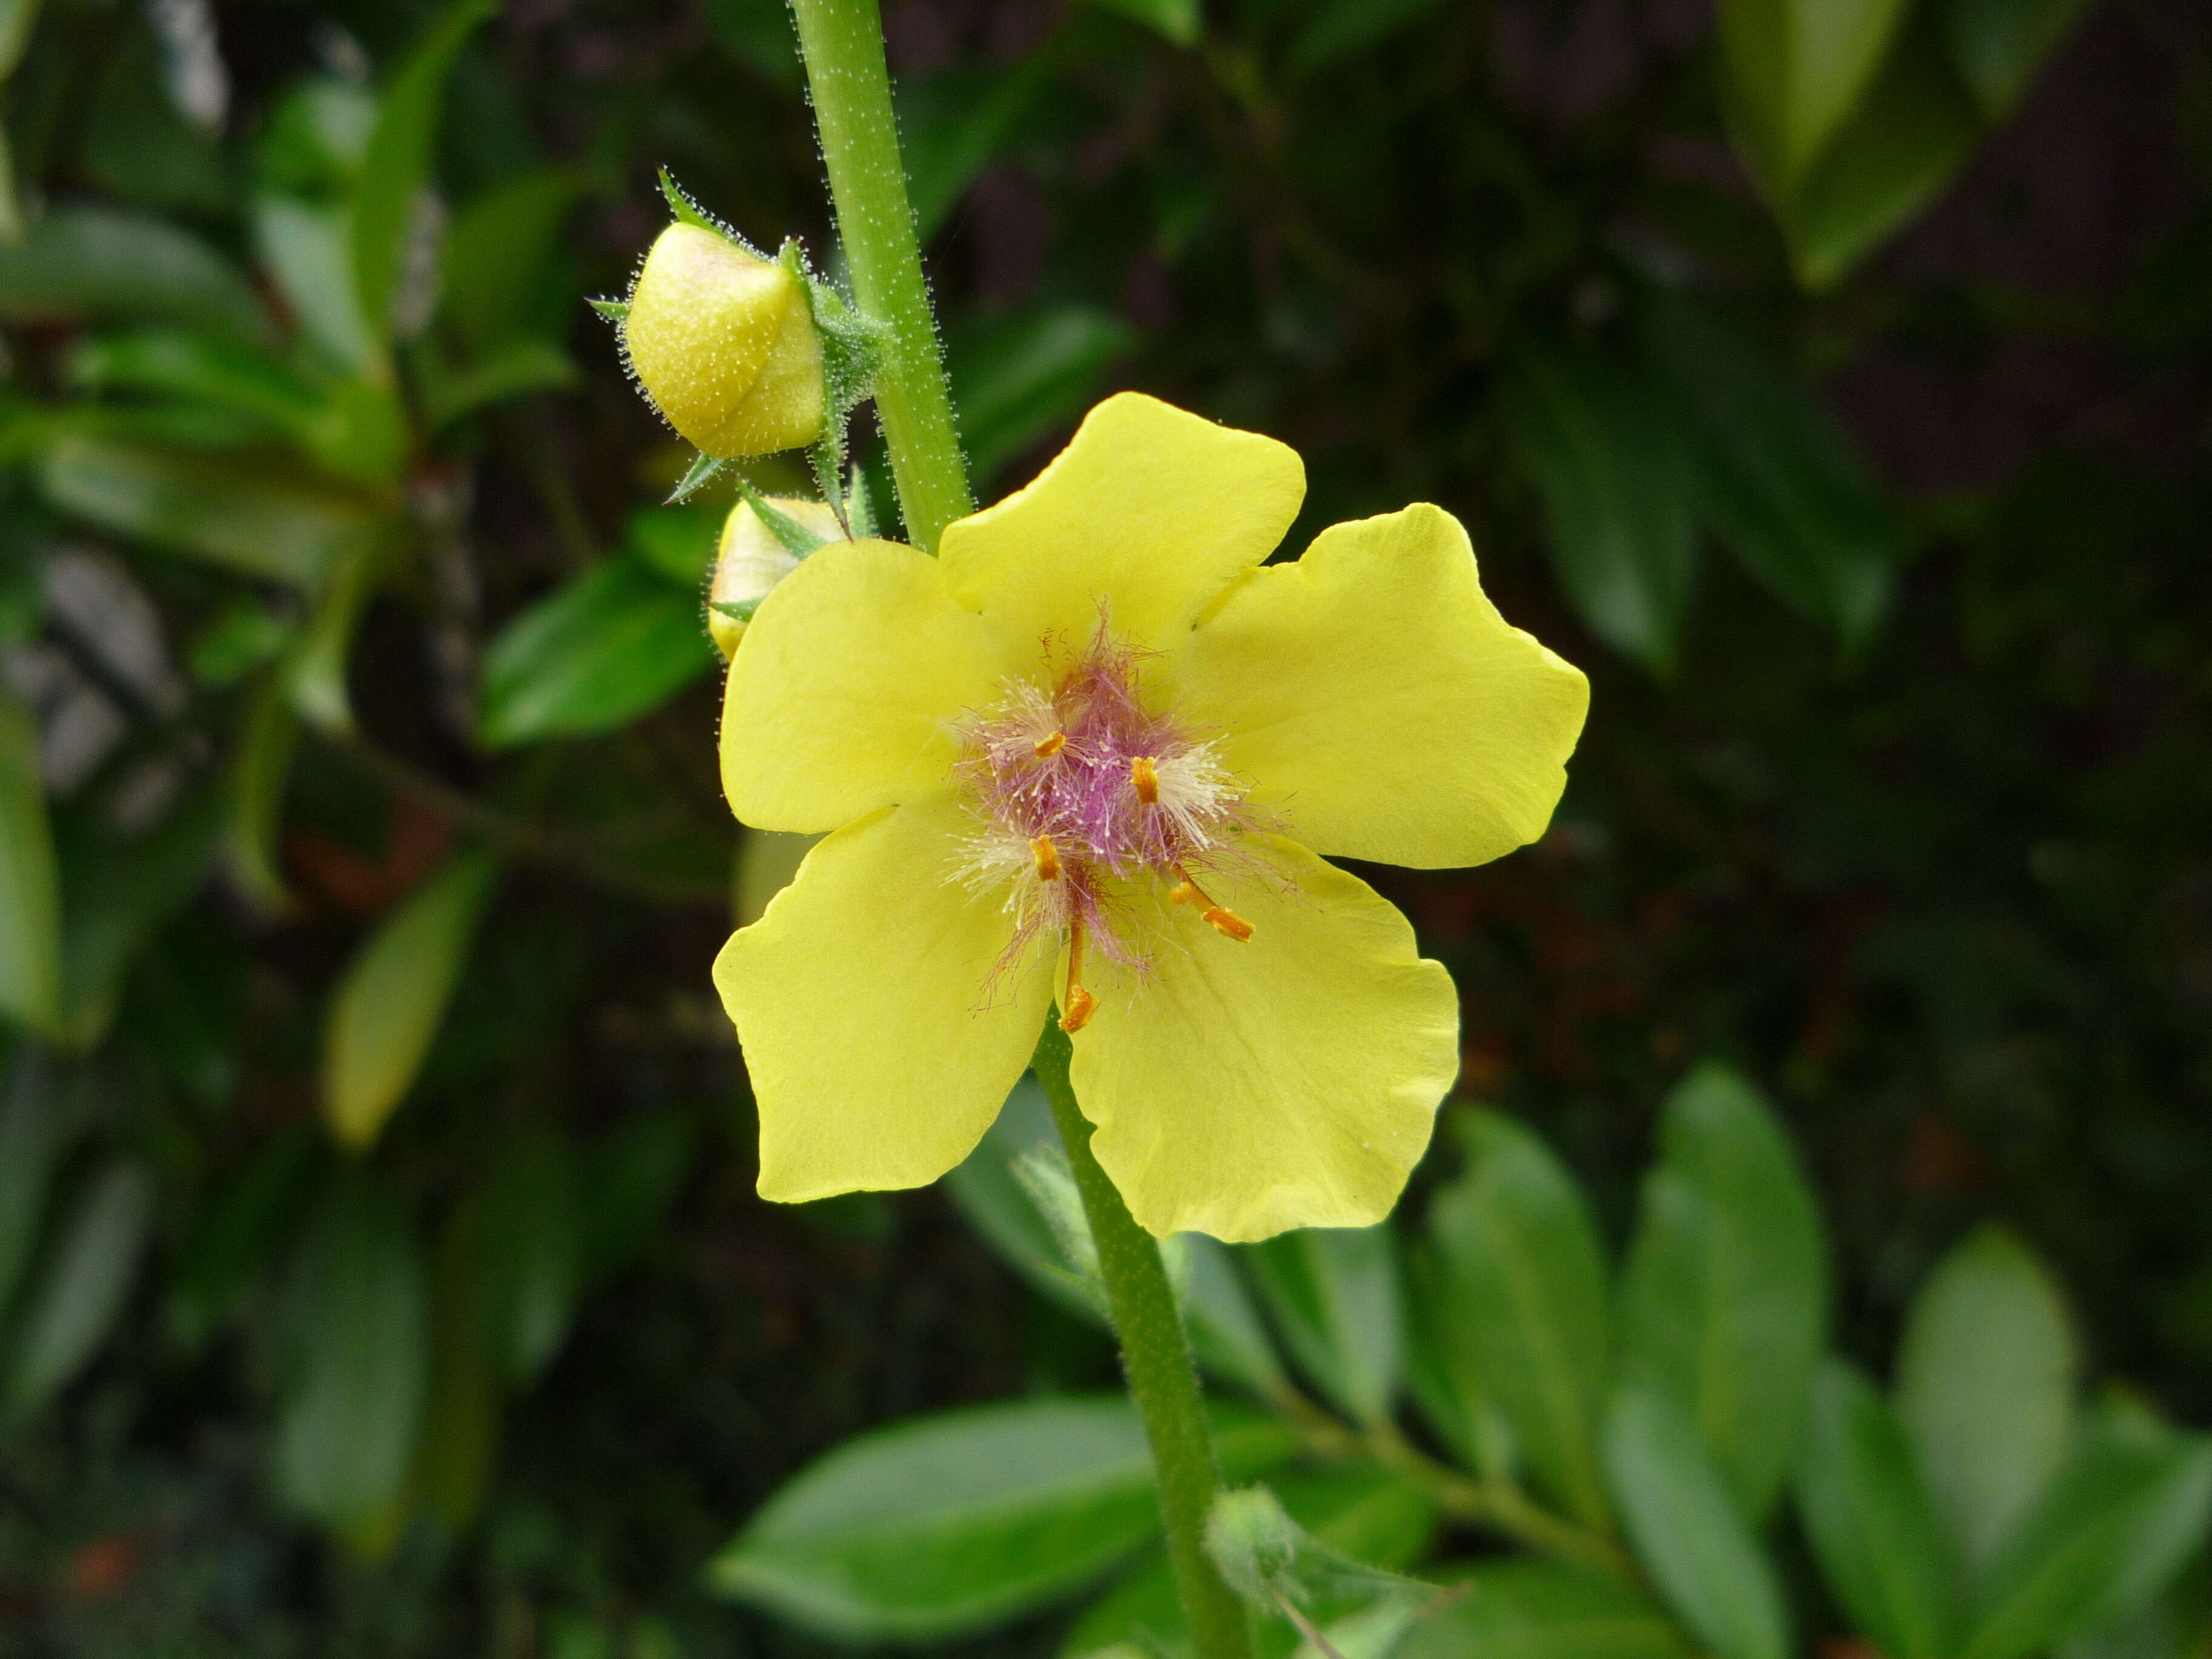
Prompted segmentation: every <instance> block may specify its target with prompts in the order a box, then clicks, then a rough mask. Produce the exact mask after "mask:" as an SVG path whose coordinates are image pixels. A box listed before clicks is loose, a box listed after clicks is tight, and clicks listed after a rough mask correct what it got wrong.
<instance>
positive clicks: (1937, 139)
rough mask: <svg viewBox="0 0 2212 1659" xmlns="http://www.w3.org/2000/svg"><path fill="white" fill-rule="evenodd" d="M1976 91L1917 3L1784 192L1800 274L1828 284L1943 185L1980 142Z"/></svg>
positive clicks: (1786, 227) (1816, 284) (1785, 224)
mask: <svg viewBox="0 0 2212 1659" xmlns="http://www.w3.org/2000/svg"><path fill="white" fill-rule="evenodd" d="M1982 137H1983V130H1982V126H1981V123H1980V120H1979V118H1978V115H1977V113H1976V111H1975V109H1974V105H1973V99H1972V94H1970V93H1969V92H1968V90H1967V88H1966V86H1965V85H1964V83H1963V82H1960V78H1959V75H1958V71H1957V70H1955V69H1954V67H1953V65H1952V64H1951V61H1950V58H1949V57H1948V55H1947V54H1946V52H1944V49H1943V44H1942V40H1941V38H1940V36H1939V34H1938V32H1937V25H1936V21H1935V20H1934V19H1933V17H1932V15H1929V9H1927V8H1923V9H1922V12H1921V13H1920V14H1919V15H1916V16H1915V17H1914V18H1913V20H1912V21H1911V23H1909V24H1908V25H1907V26H1906V27H1905V30H1904V32H1903V33H1902V35H1901V36H1900V37H1899V40H1898V42H1897V45H1896V47H1895V49H1894V50H1893V52H1891V53H1890V55H1889V58H1888V61H1887V63H1885V64H1883V66H1882V70H1881V75H1880V76H1878V77H1877V78H1876V79H1875V83H1874V85H1873V86H1872V87H1871V88H1869V89H1868V92H1867V94H1866V97H1865V99H1864V100H1863V102H1862V103H1861V105H1860V106H1859V108H1858V110H1857V112H1855V113H1854V114H1853V115H1852V117H1851V118H1850V121H1848V122H1847V123H1846V124H1845V125H1844V127H1843V129H1842V131H1839V132H1838V133H1837V134H1836V137H1835V141H1834V143H1832V144H1830V145H1829V146H1828V149H1827V151H1826V154H1824V155H1822V156H1821V157H1820V161H1818V162H1817V163H1816V164H1814V166H1813V167H1809V168H1808V169H1807V170H1806V171H1805V173H1803V174H1802V176H1801V177H1799V178H1798V179H1796V180H1795V181H1794V182H1793V184H1792V185H1791V187H1790V191H1789V192H1788V194H1787V195H1786V196H1784V197H1782V198H1781V202H1780V208H1779V216H1780V218H1781V221H1782V228H1783V231H1784V234H1785V235H1786V236H1787V238H1788V240H1789V242H1790V254H1791V258H1793V260H1794V261H1795V262H1796V266H1797V274H1798V277H1799V280H1800V281H1802V283H1804V284H1805V286H1806V287H1807V288H1809V289H1824V288H1826V287H1828V286H1829V285H1830V284H1832V283H1835V282H1836V281H1838V279H1839V278H1840V277H1842V276H1844V274H1845V273H1846V272H1847V271H1849V270H1850V269H1851V267H1852V266H1853V265H1855V264H1857V263H1858V262H1859V260H1860V259H1861V258H1864V257H1865V256H1866V255H1867V254H1869V253H1870V252H1873V251H1874V250H1875V248H1876V247H1877V246H1880V245H1881V242H1882V241H1883V240H1884V239H1885V238H1887V236H1888V235H1889V234H1891V233H1892V232H1893V231H1896V230H1898V229H1900V228H1903V227H1904V226H1905V224H1906V223H1907V222H1909V221H1910V220H1911V218H1912V217H1913V216H1915V215H1916V214H1917V213H1918V212H1919V211H1920V210H1922V209H1923V208H1924V207H1925V206H1926V205H1927V204H1929V201H1931V200H1932V199H1933V198H1934V197H1935V195H1936V192H1937V191H1939V190H1941V189H1942V187H1943V186H1944V185H1946V184H1948V182H1949V181H1950V179H1952V177H1953V175H1954V174H1955V173H1957V172H1958V170H1959V169H1960V167H1962V166H1963V165H1965V163H1966V159H1967V158H1968V157H1969V156H1970V155H1972V154H1973V152H1974V149H1975V147H1976V145H1978V143H1980V142H1981V139H1982Z"/></svg>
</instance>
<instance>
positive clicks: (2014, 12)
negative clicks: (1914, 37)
mask: <svg viewBox="0 0 2212 1659" xmlns="http://www.w3.org/2000/svg"><path fill="white" fill-rule="evenodd" d="M2087 5H2088V0H1940V3H1939V4H1938V6H1937V8H1936V9H1937V11H1938V12H1939V13H1940V14H1941V15H1942V22H1943V38H1944V40H1945V41H1946V43H1947V44H1948V46H1950V48H1951V58H1952V61H1953V62H1954V63H1955V64H1958V66H1959V72H1960V75H1961V76H1963V77H1964V78H1965V80H1966V84H1967V85H1968V86H1969V87H1972V88H1973V92H1974V99H1975V101H1976V102H1977V103H1978V104H1979V105H1980V106H1981V109H1982V113H1983V115H1984V117H1985V118H1987V119H1989V120H1990V121H1999V120H2002V119H2003V118H2005V117H2006V116H2007V115H2009V114H2010V113H2011V112H2012V110H2013V106H2015V105H2016V104H2018V103H2019V102H2020V100H2021V94H2023V93H2025V92H2026V91H2027V88H2028V83H2029V82H2032V81H2033V80H2034V78H2035V71H2036V70H2037V69H2038V68H2039V67H2040V66H2041V64H2042V63H2043V60H2044V59H2045V58H2047V57H2049V56H2050V55H2051V50H2052V48H2054V47H2055V46H2057V45H2058V43H2059V42H2060V41H2061V40H2064V39H2065V38H2066V36H2067V34H2068V33H2069V32H2070V31H2071V30H2072V29H2073V27H2074V25H2075V21H2077V20H2078V19H2079V18H2080V17H2081V14H2082V12H2083V11H2085V10H2086V9H2087Z"/></svg>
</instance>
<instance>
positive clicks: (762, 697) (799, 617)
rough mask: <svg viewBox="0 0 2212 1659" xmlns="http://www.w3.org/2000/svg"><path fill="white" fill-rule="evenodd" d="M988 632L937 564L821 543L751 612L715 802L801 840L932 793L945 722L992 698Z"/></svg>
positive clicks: (943, 760) (891, 546)
mask: <svg viewBox="0 0 2212 1659" xmlns="http://www.w3.org/2000/svg"><path fill="white" fill-rule="evenodd" d="M1000 678H1001V671H1000V666H999V664H998V659H997V657H996V655H995V654H994V648H993V642H992V639H991V635H990V632H989V629H987V627H986V626H985V625H984V623H983V622H982V620H981V618H980V617H976V616H975V614H974V613H973V612H972V611H963V610H962V609H961V608H960V607H959V606H958V605H955V604H953V603H952V601H951V599H947V598H946V597H945V581H944V577H943V574H942V573H941V572H940V571H939V568H938V564H937V561H936V560H934V559H933V558H931V557H929V556H928V555H927V554H924V553H917V552H916V551H915V550H914V549H912V548H910V547H902V546H900V545H898V544H896V543H895V542H877V541H866V542H833V543H831V544H829V546H827V547H824V548H823V549H821V550H819V551H818V552H816V553H814V554H813V555H811V556H810V557H808V558H807V559H806V560H805V562H803V563H802V564H800V565H799V568H797V569H796V570H794V571H793V572H792V573H791V574H790V575H788V576H787V577H785V578H784V580H782V581H781V582H780V583H779V584H778V585H777V586H776V588H775V592H772V593H770V594H769V596H768V598H766V599H763V600H762V601H761V606H760V609H759V610H758V611H755V612H754V613H753V620H752V625H751V626H750V627H749V628H747V629H745V633H744V639H743V640H741V641H739V642H738V653H737V655H736V657H735V658H733V659H732V661H731V663H730V679H729V684H728V686H727V688H726V690H725V691H724V693H723V696H722V793H724V794H726V795H727V796H728V797H729V800H730V809H731V811H734V812H735V813H736V814H737V815H738V817H739V818H741V819H743V820H744V822H745V823H750V824H751V825H752V826H753V827H754V828H755V829H787V830H795V831H797V832H799V833H800V834H811V833H814V832H817V831H820V830H824V829H836V828H837V827H838V826H839V825H840V824H843V823H850V822H852V820H853V819H854V818H856V817H860V816H861V815H862V814H863V813H866V812H871V811H874V810H875V809H876V808H877V807H878V806H884V805H889V804H890V803H891V802H893V801H896V800H905V799H913V798H914V797H915V795H917V794H918V793H921V792H924V791H928V790H934V789H938V788H941V787H943V786H944V783H945V775H946V770H947V769H948V768H949V767H950V766H951V763H952V757H953V754H954V750H955V748H956V745H955V744H954V743H953V740H952V738H951V735H950V733H949V732H948V731H947V730H946V722H947V721H948V720H951V718H952V717H953V716H955V715H956V714H958V713H959V712H960V711H961V710H962V709H963V708H976V707H980V706H981V705H983V704H986V703H988V702H991V701H992V700H993V699H994V697H996V696H998V695H999V683H1000Z"/></svg>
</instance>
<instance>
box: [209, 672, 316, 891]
mask: <svg viewBox="0 0 2212 1659" xmlns="http://www.w3.org/2000/svg"><path fill="white" fill-rule="evenodd" d="M299 742H300V718H299V716H298V715H297V714H295V713H294V712H293V708H292V702H291V699H290V698H289V696H287V694H286V687H285V677H284V676H283V675H281V674H273V673H272V674H270V675H267V676H265V677H264V678H263V679H262V681H261V683H260V684H258V685H257V686H255V687H254V688H253V689H252V692H251V693H250V694H249V695H248V696H246V700H245V704H244V707H243V708H242V710H241V713H240V723H239V732H238V736H237V738H236V740H235V741H234V743H233V744H232V745H231V750H230V770H229V773H228V776H227V777H226V779H225V781H224V791H225V794H226V796H227V798H228V800H229V803H230V834H229V842H230V870H231V873H232V875H233V876H234V878H236V880H237V882H238V884H239V886H240V889H241V890H243V891H244V892H245V895H246V898H247V899H248V900H250V901H251V902H253V903H254V904H257V905H258V906H260V907H261V908H263V909H264V910H272V911H273V910H281V909H283V908H284V905H285V903H286V896H285V892H284V870H283V855H282V851H281V848H280V847H279V841H280V838H281V836H282V833H283V817H284V791H285V785H286V783H287V782H288V781H289V778H290V776H291V771H292V757H293V755H294V753H295V751H296V750H297V749H298V748H299Z"/></svg>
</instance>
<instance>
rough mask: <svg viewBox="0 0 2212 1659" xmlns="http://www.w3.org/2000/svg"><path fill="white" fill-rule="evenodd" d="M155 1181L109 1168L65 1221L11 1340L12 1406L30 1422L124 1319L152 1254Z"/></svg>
mask: <svg viewBox="0 0 2212 1659" xmlns="http://www.w3.org/2000/svg"><path fill="white" fill-rule="evenodd" d="M153 1206H154V1182H153V1179H152V1177H150V1176H149V1175H148V1174H147V1173H146V1171H145V1170H142V1169H140V1168H138V1167H137V1165H135V1164H125V1163H113V1164H109V1165H108V1166H107V1167H106V1169H105V1170H101V1171H100V1174H99V1175H98V1176H94V1178H93V1180H92V1182H91V1183H90V1184H89V1185H88V1187H87V1188H85V1190H84V1192H83V1193H82V1195H81V1196H80V1197H79V1198H78V1200H77V1201H76V1204H75V1206H73V1207H72V1208H71V1209H70V1212H69V1213H68V1214H67V1215H65V1216H64V1218H62V1223H61V1226H60V1230H59V1232H58V1236H57V1237H56V1238H55V1240H54V1243H53V1249H52V1255H51V1256H50V1257H49V1259H48V1261H46V1266H45V1272H44V1273H43V1274H42V1275H41V1277H40V1279H39V1280H38V1282H36V1283H35V1284H33V1286H32V1288H31V1292H30V1295H29V1296H28V1297H27V1298H26V1300H25V1302H24V1305H23V1310H22V1312H21V1314H20V1315H19V1316H17V1318H16V1321H15V1328H14V1329H13V1330H12V1331H11V1332H10V1333H9V1338H8V1405H9V1410H10V1411H11V1412H12V1413H14V1415H15V1418H16V1419H17V1420H19V1421H20V1420H21V1419H24V1418H27V1417H28V1416H30V1415H31V1414H32V1413H33V1412H35V1411H37V1410H38V1409H39V1407H41V1406H43V1405H44V1404H46V1401H48V1400H50V1399H52V1397H53V1395H54V1394H55V1392H56V1391H57V1390H58V1389H61V1388H63V1387H64V1385H65V1384H67V1383H69V1382H70V1380H71V1379H72V1378H74V1377H75V1376H76V1374H77V1373H78V1372H79V1371H81V1370H83V1369H84V1367H85V1366H86V1365H88V1364H90V1363H91V1360H92V1357H93V1355H94V1353H95V1352H98V1351H99V1348H100V1343H101V1342H102V1341H104V1340H106V1336H107V1334H108V1332H109V1331H110V1330H111V1329H112V1328H113V1327H114V1324H115V1322H116V1320H117V1319H118V1318H119V1317H120V1316H121V1315H122V1312H123V1305H124V1303H125V1300H126V1299H127V1298H128V1297H129V1296H130V1294H131V1282H132V1280H133V1279H136V1278H137V1273H138V1261H139V1258H140V1257H141V1256H142V1255H143V1254H144V1252H145V1246H146V1230H147V1223H148V1222H149V1219H150V1218H151V1216H152V1212H153Z"/></svg>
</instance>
